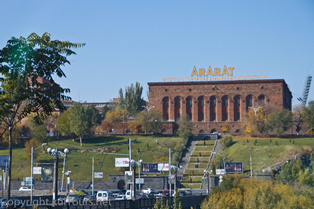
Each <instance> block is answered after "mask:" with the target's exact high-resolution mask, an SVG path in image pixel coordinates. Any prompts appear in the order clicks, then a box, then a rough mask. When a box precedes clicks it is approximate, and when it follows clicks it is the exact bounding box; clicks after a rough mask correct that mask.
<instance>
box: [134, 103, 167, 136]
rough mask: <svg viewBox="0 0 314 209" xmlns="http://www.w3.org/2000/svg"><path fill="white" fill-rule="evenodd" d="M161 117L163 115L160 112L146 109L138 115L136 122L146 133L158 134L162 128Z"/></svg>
mask: <svg viewBox="0 0 314 209" xmlns="http://www.w3.org/2000/svg"><path fill="white" fill-rule="evenodd" d="M161 116H162V113H161V111H159V110H156V109H151V110H150V111H148V110H147V109H145V110H143V111H141V112H139V113H138V114H137V115H136V117H135V121H136V123H137V124H138V125H140V126H141V129H142V130H143V131H145V133H147V132H151V131H153V132H155V133H158V132H160V131H161V128H162V123H161Z"/></svg>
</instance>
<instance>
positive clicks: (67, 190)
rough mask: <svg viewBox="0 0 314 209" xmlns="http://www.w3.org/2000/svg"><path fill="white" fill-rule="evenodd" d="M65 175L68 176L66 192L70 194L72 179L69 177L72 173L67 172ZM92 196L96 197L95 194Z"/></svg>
mask: <svg viewBox="0 0 314 209" xmlns="http://www.w3.org/2000/svg"><path fill="white" fill-rule="evenodd" d="M64 174H65V175H66V176H67V185H66V188H65V190H66V192H67V194H68V193H69V186H70V183H71V182H70V177H69V175H70V174H71V171H67V172H65V173H64ZM92 195H94V194H92Z"/></svg>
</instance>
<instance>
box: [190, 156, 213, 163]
mask: <svg viewBox="0 0 314 209" xmlns="http://www.w3.org/2000/svg"><path fill="white" fill-rule="evenodd" d="M198 162H199V163H207V162H209V157H191V158H190V163H198Z"/></svg>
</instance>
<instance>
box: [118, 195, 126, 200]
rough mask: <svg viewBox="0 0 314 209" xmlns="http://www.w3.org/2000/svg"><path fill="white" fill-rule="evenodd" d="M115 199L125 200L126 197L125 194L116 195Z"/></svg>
mask: <svg viewBox="0 0 314 209" xmlns="http://www.w3.org/2000/svg"><path fill="white" fill-rule="evenodd" d="M115 200H126V197H125V195H121V194H120V195H118V196H117V197H116V198H115Z"/></svg>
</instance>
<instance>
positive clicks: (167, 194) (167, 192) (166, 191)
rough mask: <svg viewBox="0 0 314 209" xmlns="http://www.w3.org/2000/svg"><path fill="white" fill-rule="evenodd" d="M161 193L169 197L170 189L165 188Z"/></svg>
mask: <svg viewBox="0 0 314 209" xmlns="http://www.w3.org/2000/svg"><path fill="white" fill-rule="evenodd" d="M161 194H162V195H163V196H165V197H169V190H164V191H162V193H161Z"/></svg>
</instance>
